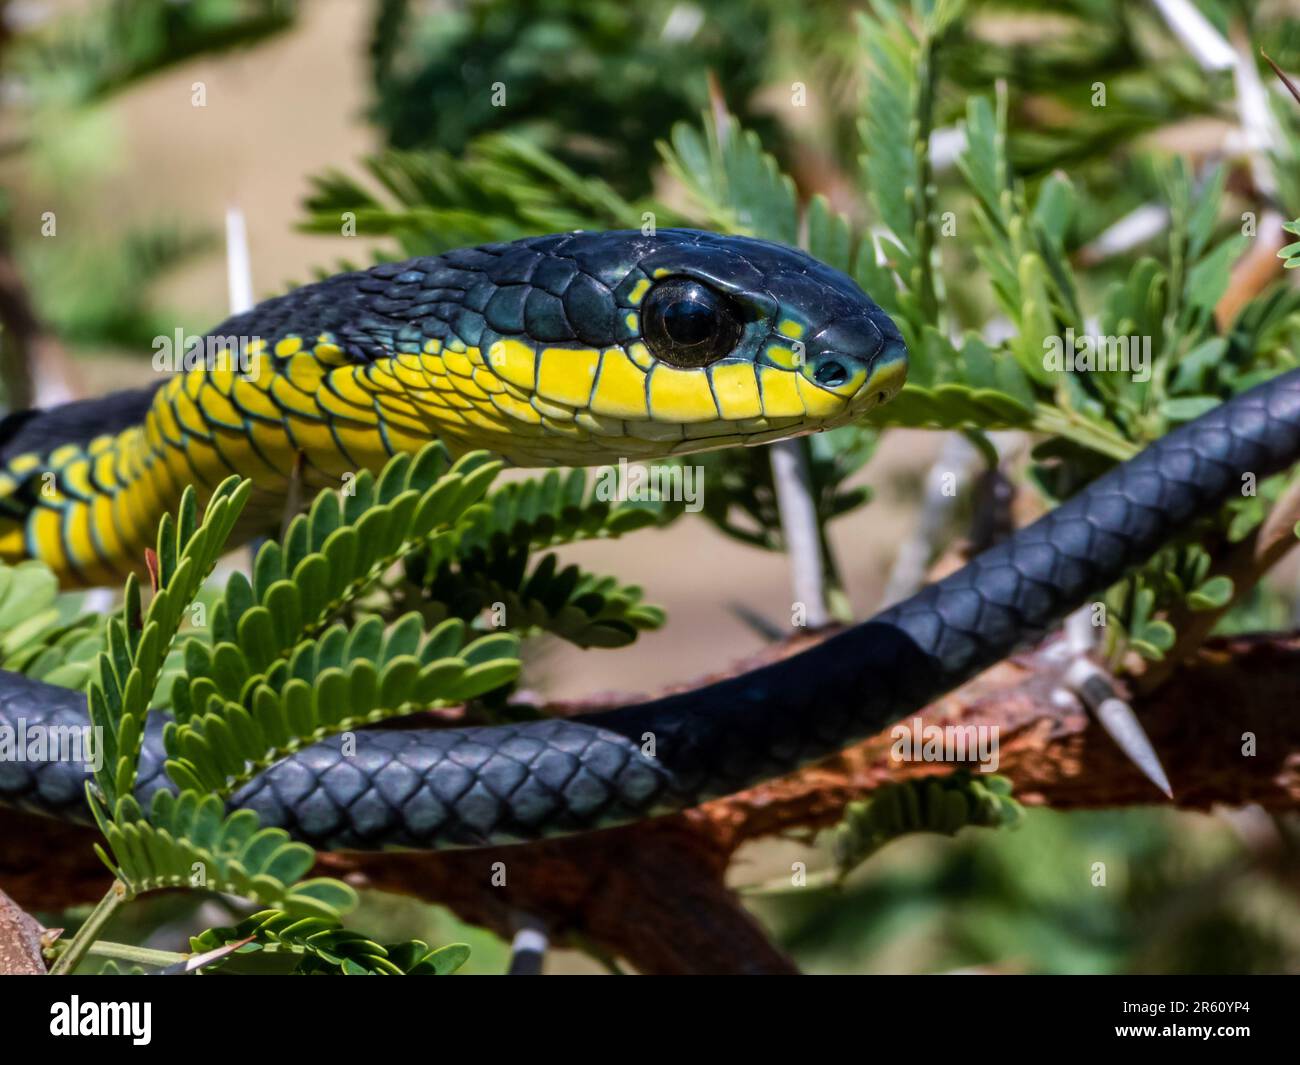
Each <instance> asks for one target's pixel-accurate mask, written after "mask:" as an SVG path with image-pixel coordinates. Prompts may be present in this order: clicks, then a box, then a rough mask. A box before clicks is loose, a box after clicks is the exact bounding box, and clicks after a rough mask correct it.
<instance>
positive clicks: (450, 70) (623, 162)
mask: <svg viewBox="0 0 1300 1065" xmlns="http://www.w3.org/2000/svg"><path fill="white" fill-rule="evenodd" d="M818 6H821V5H818ZM833 10H834V8H833V6H829V5H828V6H827V7H826V11H828V12H832V11H833ZM817 14H821V12H817ZM773 15H774V10H773V5H771V4H769V3H767V2H765V0H759V2H757V3H755V2H754V0H745V2H741V0H726V2H719V3H714V4H710V5H708V6H707V7H705V8H691V9H682V8H680V6H679V5H677V4H675V3H674V2H672V0H644V2H643V3H640V4H633V5H629V4H624V3H621V2H619V0H544V2H541V3H534V4H529V5H519V4H513V3H509V2H508V0H482V2H479V3H475V4H469V5H463V6H455V7H451V8H449V9H445V10H438V11H427V12H425V11H422V10H421V9H420V7H419V5H415V4H411V3H410V2H409V0H383V2H381V3H379V4H378V5H377V12H376V19H375V23H374V31H373V37H372V41H371V47H370V54H371V58H372V72H373V78H374V86H375V104H374V107H373V110H372V118H373V119H374V120H375V122H376V123H377V124H378V125H379V127H380V128H381V129H382V130H383V131H384V132H385V134H386V135H387V138H388V142H389V143H390V144H391V145H393V146H394V147H397V148H402V149H426V148H433V149H438V150H445V151H448V152H450V153H452V154H453V155H458V154H460V153H461V152H463V151H464V150H465V149H466V148H468V147H469V145H470V144H472V143H473V142H474V141H475V139H477V138H479V137H482V136H483V135H484V134H490V133H492V132H494V131H499V130H501V129H503V128H509V129H511V130H518V131H522V132H526V133H527V135H528V136H529V137H531V138H534V139H535V140H536V142H537V143H538V144H539V145H540V146H542V147H545V148H547V149H548V150H550V151H552V152H555V153H558V154H559V155H560V156H561V157H562V158H563V159H564V160H565V161H566V163H567V164H569V165H571V166H575V167H577V168H579V169H582V170H585V171H588V172H600V173H607V174H612V175H613V176H614V177H615V178H616V179H617V181H618V182H619V183H620V184H621V185H625V186H627V187H629V188H631V189H632V190H634V191H635V192H641V191H644V190H645V189H648V188H649V187H650V184H651V180H652V176H653V164H654V147H653V146H654V142H655V139H656V138H657V137H658V136H660V135H661V134H662V132H663V131H664V130H666V129H667V128H668V127H669V126H670V125H671V124H672V123H673V122H674V121H677V120H679V119H682V118H685V117H687V116H688V115H690V114H693V113H694V112H696V111H697V110H698V109H699V108H700V107H701V106H703V105H704V103H705V100H706V96H705V92H706V90H705V79H704V77H703V73H702V72H704V71H706V70H708V71H712V72H714V73H715V74H716V75H717V76H718V77H720V78H722V79H723V81H724V83H725V84H727V85H728V86H729V87H730V88H731V89H732V91H734V92H735V94H736V98H737V99H743V100H748V99H749V98H750V97H751V95H752V94H753V92H754V91H755V90H756V89H758V88H759V87H760V86H761V85H763V84H764V80H765V79H764V71H765V70H767V69H768V68H769V67H770V66H771V64H772V62H773V60H774V59H776V58H778V57H779V50H778V49H779V47H780V46H782V45H786V46H788V43H789V38H788V34H785V33H783V34H782V36H781V37H777V36H775V34H776V31H777V27H776V26H774V24H773V22H774V19H773ZM805 17H807V13H806V14H805ZM787 23H788V19H787ZM823 24H824V23H823ZM497 86H501V87H502V90H503V91H504V93H505V94H506V95H505V96H504V98H501V97H500V96H499V95H498V96H496V97H495V98H494V91H496V88H497ZM760 111H761V108H759V107H754V109H753V113H755V114H757V113H758V112H760ZM764 121H765V126H766V128H767V129H768V130H769V131H774V130H775V129H776V128H777V127H776V126H775V123H773V122H772V121H771V119H770V118H767V119H765V120H764ZM579 131H581V136H580V137H576V136H574V134H575V133H577V132H579ZM638 224H639V223H638Z"/></svg>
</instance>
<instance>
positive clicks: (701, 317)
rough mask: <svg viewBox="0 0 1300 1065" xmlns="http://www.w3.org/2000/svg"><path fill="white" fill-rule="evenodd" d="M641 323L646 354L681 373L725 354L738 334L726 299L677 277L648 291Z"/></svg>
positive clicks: (734, 310)
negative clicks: (679, 369) (678, 369)
mask: <svg viewBox="0 0 1300 1065" xmlns="http://www.w3.org/2000/svg"><path fill="white" fill-rule="evenodd" d="M641 321H642V330H641V331H642V334H643V335H644V336H645V341H646V344H647V345H648V346H649V348H650V352H651V354H653V355H654V357H655V358H656V359H660V360H662V361H663V362H666V363H668V364H669V365H671V366H680V367H682V368H683V369H691V368H694V367H700V366H708V365H710V364H711V363H715V362H717V361H718V360H719V359H721V358H725V357H726V356H727V355H730V354H731V352H732V351H733V350H734V349H735V347H736V343H737V342H738V341H739V340H740V334H741V330H742V324H741V319H740V314H739V312H738V310H737V308H736V306H735V305H734V304H733V303H732V302H731V301H730V300H729V299H727V297H726V296H724V295H722V294H721V293H720V292H715V291H714V290H713V289H711V288H709V287H708V286H707V285H704V284H701V283H700V282H698V281H691V280H689V279H688V278H680V277H679V278H672V279H670V280H668V281H662V282H660V283H659V284H658V285H656V286H655V287H654V288H652V289H651V290H650V292H649V293H648V294H647V295H646V298H645V302H644V304H643V305H642V308H641Z"/></svg>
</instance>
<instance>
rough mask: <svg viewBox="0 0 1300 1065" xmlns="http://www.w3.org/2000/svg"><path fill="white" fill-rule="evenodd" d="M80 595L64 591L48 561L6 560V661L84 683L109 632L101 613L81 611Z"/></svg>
mask: <svg viewBox="0 0 1300 1065" xmlns="http://www.w3.org/2000/svg"><path fill="white" fill-rule="evenodd" d="M78 599H79V597H76V596H61V595H59V582H58V578H57V577H55V576H54V573H53V572H52V571H51V570H50V568H49V567H48V566H46V565H45V564H44V563H43V562H39V561H36V560H35V559H29V560H28V561H26V562H19V563H18V564H17V565H13V566H7V565H3V564H0V666H3V668H5V669H10V670H14V671H16V672H19V673H26V674H27V675H28V676H29V677H32V678H34V679H36V680H43V681H45V682H46V683H47V684H58V685H61V686H62V687H65V688H84V687H85V686H86V685H87V684H88V683H89V681H90V677H91V673H92V669H93V667H94V665H95V660H96V656H97V655H98V654H99V652H100V650H101V649H102V648H103V646H104V635H103V630H102V628H101V626H100V623H99V619H98V618H97V617H96V616H95V615H93V614H80V613H78V611H77V600H78Z"/></svg>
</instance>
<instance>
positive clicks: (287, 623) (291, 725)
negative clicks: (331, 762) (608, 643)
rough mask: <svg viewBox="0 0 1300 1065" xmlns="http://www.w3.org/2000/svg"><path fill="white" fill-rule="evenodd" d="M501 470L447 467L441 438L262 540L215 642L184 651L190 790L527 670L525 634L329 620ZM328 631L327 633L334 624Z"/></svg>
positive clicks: (181, 757) (439, 530)
mask: <svg viewBox="0 0 1300 1065" xmlns="http://www.w3.org/2000/svg"><path fill="white" fill-rule="evenodd" d="M500 466H501V464H500V463H499V462H497V461H493V460H490V459H489V457H488V456H487V455H486V454H485V453H483V452H473V453H470V454H468V455H465V456H463V457H462V458H461V459H459V460H458V461H457V462H455V463H450V460H449V458H448V456H447V452H446V449H445V448H443V447H442V445H441V444H431V445H429V446H428V447H426V448H424V449H423V450H422V451H421V452H420V453H419V454H417V455H416V456H414V457H411V456H408V455H399V456H396V457H395V458H393V459H391V460H390V461H389V463H388V464H387V465H386V466H385V467H384V469H383V471H382V472H381V473H380V474H379V476H378V477H375V476H373V475H372V474H371V473H369V472H368V471H365V472H362V473H361V474H360V475H358V476H357V478H356V479H355V482H354V483H352V484H351V485H350V486H349V490H348V491H347V492H345V494H344V495H343V498H342V501H341V502H340V498H339V496H338V495H337V494H335V493H334V492H329V491H327V492H322V493H321V494H320V495H319V496H317V498H316V501H315V503H314V504H313V505H312V508H311V511H310V513H308V514H300V515H298V516H297V517H296V518H294V520H293V521H292V522H291V523H290V525H289V528H288V530H287V531H286V533H285V535H284V539H283V546H281V545H280V544H279V543H276V542H268V543H265V544H263V545H262V547H261V549H260V550H259V551H258V554H257V558H256V559H255V560H254V562H253V578H252V581H251V582H250V581H249V580H248V579H247V578H245V577H244V576H243V575H242V574H239V573H236V574H234V575H232V576H231V578H230V580H229V581H228V582H227V584H226V588H225V592H224V595H223V597H222V598H221V599H220V600H219V601H218V602H217V604H216V606H215V607H214V609H213V612H212V631H213V640H212V643H211V644H207V643H204V642H201V641H198V640H191V641H190V642H189V643H187V645H186V647H185V675H184V677H182V678H180V679H179V680H178V681H177V683H176V684H175V686H174V687H173V690H172V698H173V704H174V708H175V713H176V720H175V721H174V722H171V723H169V724H168V726H167V728H166V730H165V732H164V743H165V746H166V748H167V753H168V762H167V771H168V774H169V775H170V776H171V777H172V779H173V780H174V781H176V783H177V784H178V785H179V786H180V787H182V788H193V789H195V790H198V791H213V792H217V793H220V794H223V795H228V794H229V793H230V792H231V791H233V790H234V789H235V788H237V787H238V786H239V785H240V784H241V783H243V782H244V781H246V780H248V779H249V778H250V777H252V776H253V775H255V774H256V773H258V772H260V771H261V770H263V769H265V768H266V767H267V766H269V765H271V764H272V763H273V762H275V761H277V760H278V759H280V758H282V757H284V755H286V754H288V753H291V752H292V751H295V750H298V749H299V748H300V747H302V746H305V745H308V744H311V743H314V742H316V741H318V740H320V739H322V738H324V737H325V736H329V735H332V734H335V733H337V732H340V731H344V730H346V729H350V728H355V727H357V726H359V725H362V724H367V723H372V722H376V721H381V720H384V719H385V718H388V717H394V716H399V715H402V714H407V713H410V712H411V711H412V710H415V709H419V708H422V707H427V706H431V705H445V704H448V703H455V702H462V701H465V700H469V699H474V698H477V697H479V696H482V695H485V694H487V693H488V692H490V691H493V690H494V689H497V688H500V687H502V686H503V685H506V684H509V683H511V682H513V681H514V680H515V678H516V677H517V676H518V674H519V668H520V666H519V660H518V640H517V638H516V637H515V636H513V635H511V634H508V633H494V634H492V635H490V636H484V637H482V638H480V639H477V640H474V641H472V642H468V643H467V642H466V638H465V637H466V632H465V626H464V624H463V623H461V622H459V621H457V620H453V621H450V622H448V623H447V624H445V625H441V626H439V627H438V628H437V629H435V630H434V631H433V632H432V633H430V634H429V636H428V638H427V639H423V640H422V639H421V629H422V625H421V619H420V617H419V615H417V614H408V615H406V616H405V617H403V618H401V619H399V620H398V621H397V622H396V624H394V626H393V627H392V630H391V631H390V632H389V633H387V634H385V633H384V626H383V623H382V622H381V621H380V619H379V618H377V617H372V618H365V619H363V620H361V621H359V622H358V623H356V624H354V625H353V626H352V627H351V628H350V630H349V629H348V628H345V627H344V626H343V625H332V626H330V625H329V622H330V621H331V619H333V618H334V617H336V616H337V615H338V614H339V613H340V611H342V610H344V609H345V608H347V607H349V606H350V605H351V604H352V603H353V602H355V601H356V600H357V599H358V598H359V597H360V596H361V595H362V594H363V593H364V592H365V591H367V590H368V589H369V588H370V587H371V586H372V585H373V584H374V583H375V582H376V581H378V579H379V577H380V576H381V575H382V574H383V572H384V571H385V570H386V569H388V568H389V567H390V566H392V565H393V564H394V563H395V562H396V561H397V560H398V559H400V558H401V557H402V556H404V555H406V554H408V553H410V552H411V551H413V550H414V549H415V548H417V547H419V546H421V545H423V544H425V543H426V542H429V541H432V542H433V543H437V542H438V541H439V539H440V538H444V537H451V538H454V535H455V534H454V532H452V531H451V530H452V528H453V527H454V525H455V524H456V523H457V522H459V521H460V520H461V519H462V517H463V516H464V514H465V513H466V511H467V510H468V509H469V507H471V506H472V505H473V504H474V503H475V502H477V501H478V500H479V499H481V498H482V496H483V494H484V493H485V492H486V491H487V488H488V486H489V485H490V484H491V482H492V479H493V478H494V477H495V476H496V474H497V472H498V470H499V469H500ZM327 626H328V627H327Z"/></svg>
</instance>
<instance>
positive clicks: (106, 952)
mask: <svg viewBox="0 0 1300 1065" xmlns="http://www.w3.org/2000/svg"><path fill="white" fill-rule="evenodd" d="M86 954H87V956H89V957H92V958H113V959H114V960H116V961H129V962H131V963H132V964H134V965H148V966H150V967H152V968H156V969H165V968H166V967H167V966H169V965H175V964H176V963H177V962H182V961H185V959H186V958H188V957H189V955H188V954H178V953H177V952H176V951H174V950H154V949H153V948H152V947H135V946H132V945H131V944H130V943H113V942H111V941H109V940H106V939H101V940H100V941H99V942H98V943H92V944H91V945H90V949H89V950H87V951H86Z"/></svg>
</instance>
